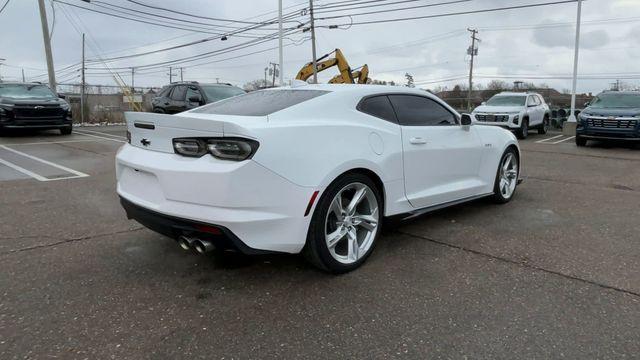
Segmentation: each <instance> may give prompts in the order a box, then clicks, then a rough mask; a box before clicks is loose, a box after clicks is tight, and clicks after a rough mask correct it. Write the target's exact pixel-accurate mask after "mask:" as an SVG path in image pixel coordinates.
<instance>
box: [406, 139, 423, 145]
mask: <svg viewBox="0 0 640 360" xmlns="http://www.w3.org/2000/svg"><path fill="white" fill-rule="evenodd" d="M409 142H410V143H412V144H413V145H424V144H426V143H427V140H425V139H423V138H421V137H413V138H411V139H409Z"/></svg>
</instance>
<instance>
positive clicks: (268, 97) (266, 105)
mask: <svg viewBox="0 0 640 360" xmlns="http://www.w3.org/2000/svg"><path fill="white" fill-rule="evenodd" d="M328 93H329V91H322V90H259V91H254V92H250V93H248V94H244V95H238V96H234V97H232V98H228V99H225V100H222V101H218V102H216V103H213V104H209V105H205V106H202V107H200V108H197V109H195V110H193V111H192V112H194V113H203V114H217V115H239V116H265V115H269V114H272V113H274V112H277V111H280V110H283V109H286V108H288V107H291V106H293V105H297V104H300V103H302V102H305V101H307V100H311V99H313V98H316V97H318V96H321V95H324V94H328Z"/></svg>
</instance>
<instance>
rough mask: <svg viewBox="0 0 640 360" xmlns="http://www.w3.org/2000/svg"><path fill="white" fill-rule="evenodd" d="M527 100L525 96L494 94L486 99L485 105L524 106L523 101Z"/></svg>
mask: <svg viewBox="0 0 640 360" xmlns="http://www.w3.org/2000/svg"><path fill="white" fill-rule="evenodd" d="M526 100H527V97H526V96H506V95H502V96H494V97H492V98H491V99H489V101H487V105H491V106H524V103H525V101H526Z"/></svg>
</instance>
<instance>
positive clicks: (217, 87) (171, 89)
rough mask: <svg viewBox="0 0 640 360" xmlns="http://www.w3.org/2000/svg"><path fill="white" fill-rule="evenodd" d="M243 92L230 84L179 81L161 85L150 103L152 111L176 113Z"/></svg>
mask: <svg viewBox="0 0 640 360" xmlns="http://www.w3.org/2000/svg"><path fill="white" fill-rule="evenodd" d="M244 93H245V91H244V90H242V89H240V88H239V87H236V86H233V85H231V84H200V83H197V82H180V83H173V84H171V85H167V86H165V87H163V88H162V90H161V91H160V93H159V94H158V96H156V97H154V98H153V99H152V100H151V105H152V107H153V112H156V113H162V114H176V113H179V112H183V111H187V110H191V109H193V108H196V107H198V106H201V105H204V104H209V103H212V102H216V101H220V100H223V99H226V98H230V97H232V96H236V95H240V94H244Z"/></svg>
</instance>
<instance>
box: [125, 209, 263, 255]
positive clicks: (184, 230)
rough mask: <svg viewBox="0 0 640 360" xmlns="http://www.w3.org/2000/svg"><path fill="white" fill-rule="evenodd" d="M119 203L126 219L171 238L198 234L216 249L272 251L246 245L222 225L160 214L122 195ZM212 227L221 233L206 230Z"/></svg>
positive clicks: (259, 252) (243, 251)
mask: <svg viewBox="0 0 640 360" xmlns="http://www.w3.org/2000/svg"><path fill="white" fill-rule="evenodd" d="M120 204H122V207H123V208H124V210H125V211H126V213H127V218H128V219H133V220H135V221H137V222H139V223H140V224H142V225H144V226H145V227H146V228H148V229H150V230H153V231H155V232H157V233H160V234H162V235H164V236H168V237H170V238H173V239H177V238H178V237H179V236H180V235H186V234H189V235H191V234H198V236H199V238H206V239H207V240H210V241H211V242H213V244H214V245H215V247H216V249H231V250H237V251H239V252H241V253H243V254H247V255H260V254H269V253H274V252H273V251H266V250H259V249H254V248H251V247H249V246H247V244H245V243H244V242H242V240H240V239H239V238H238V237H237V236H236V235H235V234H234V233H233V232H232V231H231V230H229V229H227V228H225V227H224V226H220V225H217V224H207V223H203V222H198V221H193V220H189V219H182V218H178V217H174V216H169V215H165V214H161V213H158V212H155V211H151V210H149V209H145V208H143V207H142V206H138V205H136V204H134V203H132V202H131V201H129V200H127V199H125V198H123V197H120ZM212 227H213V228H215V229H219V230H220V232H221V234H212V233H211V232H210V231H207V229H210V228H212Z"/></svg>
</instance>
